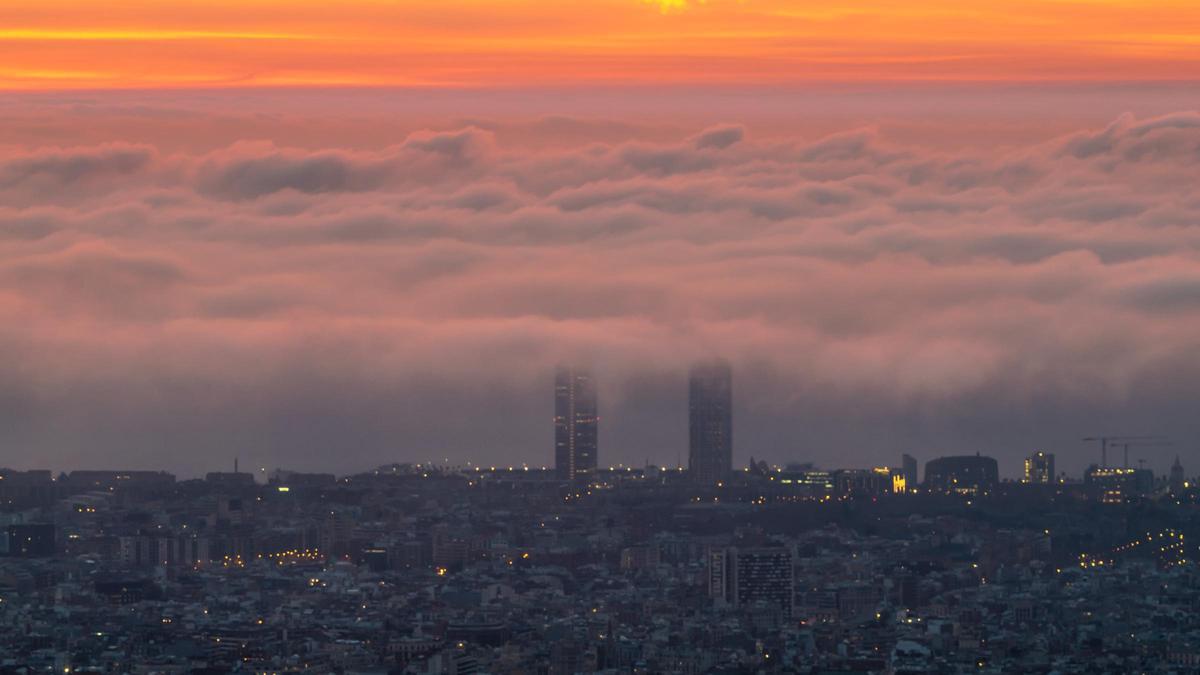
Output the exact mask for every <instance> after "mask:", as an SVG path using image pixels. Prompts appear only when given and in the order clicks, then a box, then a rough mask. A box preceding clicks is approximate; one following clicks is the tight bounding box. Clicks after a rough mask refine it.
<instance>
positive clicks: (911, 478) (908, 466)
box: [900, 454, 918, 491]
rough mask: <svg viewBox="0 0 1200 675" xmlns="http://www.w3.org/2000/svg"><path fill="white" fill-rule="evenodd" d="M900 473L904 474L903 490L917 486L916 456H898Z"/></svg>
mask: <svg viewBox="0 0 1200 675" xmlns="http://www.w3.org/2000/svg"><path fill="white" fill-rule="evenodd" d="M900 466H901V469H900V471H901V475H903V476H904V485H905V491H909V490H912V489H913V488H915V487H917V482H918V478H917V458H916V457H913V456H912V455H908V454H905V455H901V456H900Z"/></svg>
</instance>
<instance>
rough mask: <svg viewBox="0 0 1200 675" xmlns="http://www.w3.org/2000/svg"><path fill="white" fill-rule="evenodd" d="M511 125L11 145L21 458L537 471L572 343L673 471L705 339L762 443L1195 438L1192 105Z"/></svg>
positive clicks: (7, 374)
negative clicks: (938, 129)
mask: <svg viewBox="0 0 1200 675" xmlns="http://www.w3.org/2000/svg"><path fill="white" fill-rule="evenodd" d="M559 124H561V122H559ZM486 126H487V125H486V124H485V123H480V124H479V125H478V126H468V127H465V128H461V129H458V130H454V131H449V132H446V131H440V132H433V131H429V132H421V133H415V134H412V135H410V136H409V137H407V138H404V139H399V140H397V141H396V142H394V143H381V144H380V147H379V148H378V149H377V150H374V151H363V150H361V149H347V148H326V149H319V150H314V149H303V150H302V149H295V148H288V147H277V146H276V145H274V144H272V143H267V142H250V141H247V142H241V143H237V144H234V145H232V146H230V147H226V148H223V149H219V150H215V151H212V152H207V153H203V154H198V155H186V154H178V153H177V152H167V151H163V150H160V149H159V148H156V147H153V146H147V145H139V144H127V143H121V142H113V143H109V144H105V145H99V146H92V147H49V146H45V147H38V146H36V145H35V146H28V147H21V148H15V147H14V148H8V149H7V150H5V151H4V152H3V153H2V154H0V317H2V319H3V321H2V323H0V357H2V359H0V368H2V371H3V372H2V373H0V441H2V442H3V447H5V448H7V450H6V451H5V452H6V454H7V456H4V457H0V465H2V464H11V465H18V466H53V467H70V466H80V465H88V466H108V465H114V464H123V465H130V466H151V467H159V466H162V467H166V468H171V469H176V470H180V471H182V472H184V473H187V472H195V471H203V470H207V469H211V468H213V467H216V466H224V465H225V464H227V463H229V462H231V461H232V457H233V456H235V455H240V456H242V457H243V458H250V459H251V460H253V461H259V462H261V463H264V464H268V465H271V466H274V465H286V466H295V467H322V468H331V469H335V470H344V471H349V470H356V469H360V468H363V467H365V466H370V465H372V464H374V463H377V462H384V461H392V460H416V459H425V458H438V459H441V458H443V457H449V458H450V459H451V460H462V459H473V460H476V461H486V462H498V463H505V462H508V463H520V462H530V463H533V464H542V463H545V462H547V461H549V459H548V458H549V457H550V454H551V453H550V451H549V450H550V443H549V434H550V429H549V424H548V416H549V414H550V413H549V412H548V411H549V409H550V408H549V400H550V385H549V379H548V377H549V369H550V367H551V366H552V365H553V364H554V363H555V362H558V361H562V360H586V361H590V362H592V363H595V364H596V367H597V369H598V370H599V372H600V374H601V377H602V379H603V380H604V381H605V393H604V396H605V406H604V407H605V411H604V413H605V414H604V422H603V424H604V430H603V435H604V438H603V441H602V443H603V445H602V453H604V454H605V459H606V460H611V462H612V463H616V462H618V461H623V462H637V463H640V462H642V461H644V460H645V459H646V458H649V459H650V460H651V461H659V462H672V463H673V462H674V461H675V459H676V457H678V456H679V455H680V454H685V453H684V448H683V447H682V444H683V443H684V442H685V440H684V433H683V415H684V411H683V409H682V407H683V386H682V383H681V381H680V380H681V378H682V373H683V371H684V369H685V367H686V365H687V363H688V362H689V361H690V360H692V359H695V358H700V357H704V356H708V355H711V354H723V355H726V356H728V357H729V358H730V359H731V360H733V361H734V363H735V364H736V369H737V387H736V390H737V393H738V410H739V413H738V414H739V417H738V419H739V422H738V432H737V454H738V456H739V460H740V459H742V458H744V457H746V456H748V455H751V454H753V455H755V456H760V457H764V456H765V457H767V458H770V459H774V460H776V461H789V460H815V461H818V462H823V463H826V464H833V463H836V462H839V461H840V462H850V463H855V462H858V463H863V464H865V463H869V462H883V461H891V460H893V458H894V457H896V456H898V455H899V454H900V453H901V452H911V453H914V454H917V455H918V456H920V457H921V458H922V459H928V458H931V457H932V456H935V455H937V454H942V453H949V452H974V451H977V450H979V451H984V452H992V453H995V454H997V455H999V456H1000V457H1001V459H1002V467H1003V470H1004V471H1005V472H1006V473H1010V474H1011V473H1014V472H1015V470H1016V464H1015V458H1016V457H1018V456H1019V455H1020V454H1021V453H1023V452H1027V451H1028V450H1030V449H1031V448H1033V447H1035V446H1044V447H1047V448H1048V449H1051V450H1056V451H1058V452H1059V453H1060V454H1061V455H1063V456H1064V457H1065V458H1068V459H1069V461H1067V462H1063V463H1065V464H1067V468H1068V469H1077V468H1078V466H1081V465H1082V464H1083V462H1084V461H1085V460H1086V459H1089V458H1090V455H1085V449H1084V448H1083V447H1082V446H1081V445H1080V444H1079V443H1078V441H1077V438H1078V437H1079V436H1082V435H1089V434H1093V433H1099V432H1112V433H1121V432H1126V433H1147V432H1165V433H1170V434H1172V435H1173V436H1175V438H1176V439H1177V441H1179V442H1180V447H1179V449H1180V450H1181V451H1182V452H1183V453H1184V454H1185V464H1186V461H1187V456H1188V453H1190V452H1191V447H1194V444H1195V443H1196V442H1200V424H1198V423H1197V422H1196V418H1197V416H1196V415H1195V413H1194V410H1193V408H1194V405H1195V402H1196V401H1197V399H1198V398H1200V396H1198V395H1200V379H1198V378H1200V367H1198V366H1197V354H1200V228H1198V226H1200V192H1197V185H1198V184H1200V180H1198V179H1200V114H1196V113H1191V112H1186V113H1178V114H1174V115H1169V116H1165V117H1159V118H1154V119H1134V118H1132V117H1128V116H1126V117H1123V118H1121V119H1118V120H1116V121H1115V122H1113V123H1112V125H1111V126H1109V127H1108V128H1105V129H1095V130H1082V131H1079V132H1078V133H1076V134H1073V135H1070V136H1068V137H1065V138H1060V139H1057V140H1055V141H1053V142H1050V143H1045V144H1040V145H1036V146H1031V147H1023V148H1014V149H1009V150H1006V151H1004V152H1002V153H995V152H987V153H984V152H982V151H980V152H979V153H978V154H977V155H976V154H964V153H967V151H961V152H959V153H958V154H947V153H946V152H940V151H933V150H930V149H926V148H922V147H911V146H905V145H901V144H897V143H893V142H891V141H889V139H888V138H884V137H881V136H880V135H879V134H878V133H877V132H875V131H873V130H872V129H850V130H846V131H844V132H842V133H838V134H834V135H830V136H827V137H824V138H816V139H799V138H797V139H794V140H791V141H787V142H781V141H779V140H778V139H771V140H770V141H767V140H758V139H756V137H755V136H754V134H753V133H751V132H750V131H748V130H747V129H744V128H743V127H741V126H739V125H736V124H731V125H723V126H717V127H712V128H708V129H703V130H698V131H696V132H695V133H694V134H692V135H690V136H687V137H681V138H679V139H678V140H677V141H675V142H671V143H665V142H648V141H640V140H638V139H636V138H631V139H630V140H627V141H625V142H611V143H605V144H584V145H581V146H580V147H573V148H569V149H563V148H560V147H552V148H541V149H537V150H532V149H529V148H523V147H515V146H512V145H511V144H509V145H506V144H505V143H502V142H499V141H498V140H497V138H496V137H494V136H493V134H492V132H490V131H487V130H485V128H486ZM1150 459H1151V460H1152V463H1154V464H1156V465H1158V466H1160V467H1165V466H1166V463H1167V462H1166V461H1165V459H1164V458H1161V457H1157V456H1150ZM1198 459H1200V458H1198ZM1072 462H1074V463H1072ZM1194 463H1195V462H1193V464H1194ZM1189 468H1191V467H1189Z"/></svg>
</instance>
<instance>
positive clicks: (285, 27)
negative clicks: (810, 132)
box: [0, 0, 1200, 89]
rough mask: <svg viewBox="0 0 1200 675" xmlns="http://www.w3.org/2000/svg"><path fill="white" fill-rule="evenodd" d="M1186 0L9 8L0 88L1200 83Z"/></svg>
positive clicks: (26, 4)
mask: <svg viewBox="0 0 1200 675" xmlns="http://www.w3.org/2000/svg"><path fill="white" fill-rule="evenodd" d="M1197 36H1200V6H1198V5H1197V3H1195V2H1190V1H1188V0H1137V1H1133V0H1037V1H1032V0H1007V1H1005V2H998V1H993V0H980V1H978V2H961V1H953V2H951V1H938V0H914V1H912V2H897V1H889V0H863V1H860V2H847V3H833V4H831V3H828V2H807V1H804V0H801V1H796V0H786V1H785V0H707V1H706V2H701V1H697V0H692V1H689V0H661V1H660V2H653V1H646V2H643V1H641V0H578V1H575V2H548V1H546V0H438V1H436V2H435V1H425V0H346V1H345V2H314V1H310V0H244V1H239V2H232V1H230V0H172V1H170V2H164V1H162V0H127V1H124V2H115V3H97V2H91V1H81V0H11V1H8V2H5V3H3V7H2V8H0V86H2V87H4V88H8V89H48V88H124V87H198V86H238V87H246V86H278V85H290V86H297V85H298V86H304V85H370V86H422V87H456V86H488V87H494V86H506V85H507V86H512V85H563V84H571V85H580V84H601V83H608V84H612V83H619V84H622V85H628V84H643V85H646V84H663V83H702V84H747V83H755V84H764V85H765V84H786V83H798V82H813V81H875V80H895V79H900V80H912V81H930V80H932V81H979V80H982V81H1078V80H1087V81H1114V80H1120V81H1130V80H1146V79H1150V80H1176V81H1178V80H1193V79H1196V78H1197V75H1198V74H1200V37H1197Z"/></svg>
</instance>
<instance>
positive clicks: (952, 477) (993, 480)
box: [925, 455, 1000, 495]
mask: <svg viewBox="0 0 1200 675" xmlns="http://www.w3.org/2000/svg"><path fill="white" fill-rule="evenodd" d="M999 483H1000V468H999V465H998V464H996V460H995V459H993V458H991V457H983V456H981V455H964V456H960V457H939V458H938V459H934V460H930V461H928V462H926V463H925V487H926V489H928V490H932V491H934V492H956V493H959V494H972V495H973V494H978V493H980V492H988V491H991V490H993V489H995V487H996V485H998V484H999Z"/></svg>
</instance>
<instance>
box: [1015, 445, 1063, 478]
mask: <svg viewBox="0 0 1200 675" xmlns="http://www.w3.org/2000/svg"><path fill="white" fill-rule="evenodd" d="M1054 476H1055V474H1054V453H1051V452H1042V451H1041V450H1038V451H1037V452H1035V453H1033V454H1032V455H1030V456H1028V457H1026V458H1025V477H1024V478H1022V479H1021V482H1022V483H1033V484H1039V485H1041V484H1047V483H1053V482H1054Z"/></svg>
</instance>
